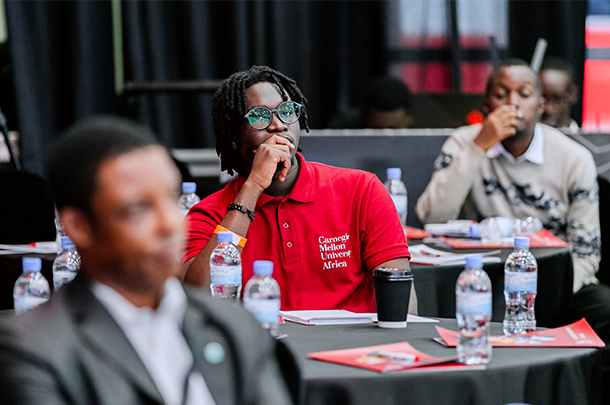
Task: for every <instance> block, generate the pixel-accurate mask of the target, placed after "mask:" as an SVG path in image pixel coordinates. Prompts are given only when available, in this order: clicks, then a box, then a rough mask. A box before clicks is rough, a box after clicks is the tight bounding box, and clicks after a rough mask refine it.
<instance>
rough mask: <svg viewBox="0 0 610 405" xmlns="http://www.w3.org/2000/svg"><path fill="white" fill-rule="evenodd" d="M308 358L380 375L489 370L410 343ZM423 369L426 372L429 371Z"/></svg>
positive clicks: (326, 353)
mask: <svg viewBox="0 0 610 405" xmlns="http://www.w3.org/2000/svg"><path fill="white" fill-rule="evenodd" d="M307 356H308V357H310V358H312V359H315V360H322V361H328V362H330V363H337V364H343V365H346V366H352V367H359V368H365V369H367V370H373V371H377V372H379V373H399V372H405V371H414V370H417V371H433V370H435V371H450V370H472V369H484V368H485V366H469V365H466V364H461V363H458V362H457V356H451V357H434V356H430V355H429V354H426V353H423V352H420V351H418V350H416V349H415V348H414V347H413V346H411V345H410V344H409V343H407V342H400V343H391V344H387V345H379V346H367V347H358V348H355V349H344V350H331V351H327V352H316V353H310V354H308V355H307ZM422 368H425V370H423V369H422Z"/></svg>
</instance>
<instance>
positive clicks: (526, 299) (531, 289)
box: [504, 237, 538, 335]
mask: <svg viewBox="0 0 610 405" xmlns="http://www.w3.org/2000/svg"><path fill="white" fill-rule="evenodd" d="M529 246H530V240H529V238H525V237H517V238H515V250H514V251H513V252H512V253H511V254H510V255H508V258H507V259H506V263H505V264H504V300H505V301H506V312H505V313H504V334H505V335H516V334H520V333H527V332H534V331H535V330H536V314H535V313H534V302H535V300H536V292H537V291H538V263H537V262H536V258H535V257H534V255H533V254H532V253H531V252H530V250H529Z"/></svg>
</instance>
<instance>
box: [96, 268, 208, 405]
mask: <svg viewBox="0 0 610 405" xmlns="http://www.w3.org/2000/svg"><path fill="white" fill-rule="evenodd" d="M93 295H95V297H96V298H97V299H98V300H99V301H100V302H101V303H102V305H103V306H104V307H105V308H106V309H107V310H108V312H109V313H110V315H111V316H112V318H113V319H114V320H115V321H116V323H117V324H118V325H119V327H120V328H121V330H122V331H123V333H124V334H125V336H126V337H127V339H128V340H129V342H130V343H131V345H132V346H133V348H134V349H135V351H136V352H137V353H138V356H139V357H140V359H141V360H142V363H144V366H145V367H146V369H147V370H148V373H149V374H150V376H151V377H152V380H153V381H154V383H155V385H156V386H157V389H158V390H159V392H160V393H161V396H162V397H163V400H164V401H165V403H166V404H168V405H180V404H186V405H195V404H197V405H203V404H214V399H213V398H212V395H211V394H210V391H209V389H208V387H207V385H206V383H205V381H204V379H203V376H202V375H201V373H199V372H196V371H193V372H191V369H192V367H193V354H192V352H191V350H190V348H189V346H188V344H187V342H186V339H185V338H184V335H183V334H182V321H183V319H184V313H185V311H186V307H187V298H186V294H185V293H184V290H183V288H182V285H181V284H180V281H178V279H176V278H174V277H171V278H169V279H168V280H167V281H166V283H165V287H164V291H163V297H162V298H161V302H160V304H159V307H158V308H157V309H156V310H154V309H152V308H149V307H142V308H139V307H136V306H134V305H133V304H132V303H131V302H129V301H128V300H126V299H125V298H124V297H123V296H122V295H121V294H119V293H118V292H117V291H116V290H114V289H112V288H111V287H109V286H107V285H105V284H102V283H99V282H95V281H94V282H93ZM187 376H188V378H189V385H188V394H187V398H186V401H184V398H183V396H184V387H185V380H186V378H187Z"/></svg>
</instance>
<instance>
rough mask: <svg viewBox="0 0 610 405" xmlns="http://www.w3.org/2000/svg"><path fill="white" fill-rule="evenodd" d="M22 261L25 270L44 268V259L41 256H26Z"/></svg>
mask: <svg viewBox="0 0 610 405" xmlns="http://www.w3.org/2000/svg"><path fill="white" fill-rule="evenodd" d="M22 263H23V270H25V271H40V269H41V268H42V260H40V258H39V257H24V258H23V262H22Z"/></svg>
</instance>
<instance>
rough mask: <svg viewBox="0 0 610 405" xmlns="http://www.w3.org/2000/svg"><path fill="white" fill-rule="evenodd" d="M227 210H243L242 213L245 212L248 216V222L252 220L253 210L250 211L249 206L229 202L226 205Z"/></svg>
mask: <svg viewBox="0 0 610 405" xmlns="http://www.w3.org/2000/svg"><path fill="white" fill-rule="evenodd" d="M227 210H228V211H232V210H234V211H239V212H243V213H244V214H246V215H247V216H248V218H250V222H252V221H254V211H252V210H251V209H250V208H246V207H244V206H243V205H240V204H235V203H231V204H229V205H227Z"/></svg>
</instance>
